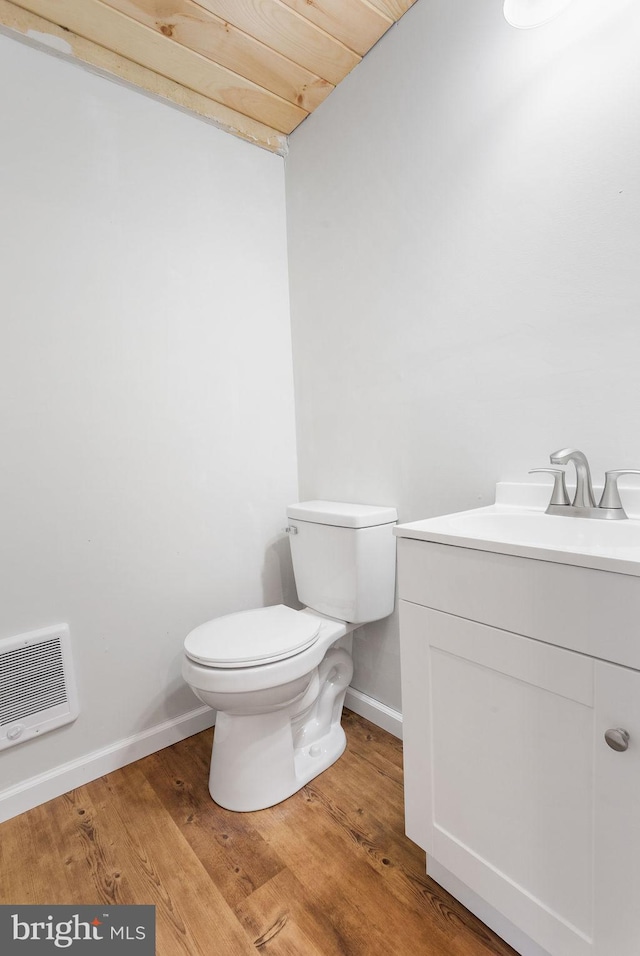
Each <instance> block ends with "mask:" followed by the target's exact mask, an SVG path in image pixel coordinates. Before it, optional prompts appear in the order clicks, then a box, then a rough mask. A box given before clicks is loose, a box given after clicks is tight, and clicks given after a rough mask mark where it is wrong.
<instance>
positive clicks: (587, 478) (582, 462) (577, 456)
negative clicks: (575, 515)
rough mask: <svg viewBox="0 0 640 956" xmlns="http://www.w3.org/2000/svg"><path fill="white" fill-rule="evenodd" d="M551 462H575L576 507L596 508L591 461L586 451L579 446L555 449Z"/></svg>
mask: <svg viewBox="0 0 640 956" xmlns="http://www.w3.org/2000/svg"><path fill="white" fill-rule="evenodd" d="M549 457H550V459H551V463H552V464H554V465H567V464H568V463H569V462H570V461H572V462H573V464H574V465H575V469H576V494H575V497H574V499H573V507H574V508H595V507H596V499H595V498H594V496H593V485H592V484H591V472H590V470H589V462H588V461H587V457H586V455H585V454H584V452H581V451H579V450H578V449H577V448H560V449H559V450H558V451H554V452H553V454H551V455H550V456H549Z"/></svg>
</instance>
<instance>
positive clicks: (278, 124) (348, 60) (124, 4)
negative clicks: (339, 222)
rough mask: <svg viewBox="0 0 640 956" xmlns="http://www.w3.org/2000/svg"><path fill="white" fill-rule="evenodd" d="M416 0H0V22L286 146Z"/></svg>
mask: <svg viewBox="0 0 640 956" xmlns="http://www.w3.org/2000/svg"><path fill="white" fill-rule="evenodd" d="M414 2H415V0H198V2H197V3H196V2H195V0H11V2H10V0H0V25H3V26H4V27H5V29H8V30H9V31H10V32H17V33H20V34H22V35H24V36H30V37H34V36H37V37H38V38H40V39H41V40H42V39H43V38H46V42H49V41H48V38H49V37H52V38H53V40H52V41H51V42H52V43H53V44H54V45H55V46H56V48H57V49H58V50H60V51H61V52H66V53H68V54H69V55H71V56H73V57H75V58H78V59H80V60H84V61H85V62H87V63H89V64H90V65H91V66H93V67H98V68H99V69H101V70H103V71H105V72H107V73H111V74H114V75H116V76H118V77H119V78H121V79H123V80H125V81H127V82H129V83H133V84H134V85H136V86H140V87H142V88H143V89H146V90H147V91H149V92H152V93H154V94H156V95H158V96H161V97H163V98H165V99H169V100H172V101H174V102H176V103H178V104H179V105H180V106H182V107H185V108H187V109H191V110H193V111H194V112H196V113H199V114H200V115H202V116H205V117H206V118H208V119H210V120H212V121H213V122H215V123H216V124H217V125H219V126H221V127H223V128H224V129H227V130H228V131H229V132H232V133H234V134H236V135H238V136H241V137H243V138H244V139H249V140H251V141H253V142H255V143H257V144H259V145H260V146H264V147H266V148H267V149H271V150H273V151H274V152H283V151H284V149H285V145H286V136H287V135H288V134H289V133H291V132H292V131H293V130H294V129H295V128H296V126H298V125H299V124H300V123H301V122H302V121H303V120H304V119H305V118H306V117H307V116H308V115H309V113H311V112H313V110H314V109H316V107H317V106H319V105H320V103H322V101H323V100H324V99H325V98H326V97H327V96H328V95H329V94H330V93H331V91H332V90H333V89H334V88H335V86H336V85H337V84H338V83H339V82H340V81H341V80H342V79H344V77H345V76H346V75H347V73H349V72H350V71H351V70H352V69H353V68H354V67H355V66H357V65H358V63H359V62H360V60H361V59H362V57H363V56H364V55H365V53H367V52H368V50H370V49H371V47H372V46H373V45H374V44H375V43H376V42H377V41H378V40H379V39H380V37H381V36H382V35H383V34H384V33H386V31H387V30H388V29H389V27H391V26H392V25H393V24H394V23H395V22H396V21H397V20H398V19H400V17H401V16H402V15H403V13H405V12H406V10H407V9H408V8H409V7H410V6H412V4H413V3H414Z"/></svg>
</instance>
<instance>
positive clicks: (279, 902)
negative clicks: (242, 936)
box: [236, 869, 347, 956]
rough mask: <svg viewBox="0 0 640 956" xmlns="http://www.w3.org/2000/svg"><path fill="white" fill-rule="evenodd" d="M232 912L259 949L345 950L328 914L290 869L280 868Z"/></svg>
mask: <svg viewBox="0 0 640 956" xmlns="http://www.w3.org/2000/svg"><path fill="white" fill-rule="evenodd" d="M236 913H237V914H238V916H239V918H240V920H241V922H242V924H243V926H244V927H245V929H246V931H247V933H249V935H250V936H251V938H252V939H253V941H254V946H255V947H256V949H257V950H258V951H260V952H266V953H273V952H277V954H278V956H301V954H304V956H344V954H345V953H346V952H347V946H346V945H345V940H344V938H342V937H340V935H339V934H338V933H337V931H336V927H335V926H334V924H333V920H332V914H330V913H327V912H326V911H325V910H323V909H322V908H321V907H320V906H318V904H317V902H316V901H315V900H313V899H309V897H308V895H307V893H306V892H305V889H304V887H303V886H302V885H301V884H300V882H299V881H298V880H297V879H296V877H295V876H294V875H293V873H292V872H291V871H290V870H287V869H285V870H282V871H281V872H280V873H279V874H278V875H277V876H275V877H274V878H273V879H272V880H269V882H268V883H265V884H264V886H261V887H260V889H259V890H257V891H256V892H255V893H253V894H252V895H251V896H250V897H248V898H247V899H246V900H243V901H242V903H240V905H239V906H238V907H237V909H236Z"/></svg>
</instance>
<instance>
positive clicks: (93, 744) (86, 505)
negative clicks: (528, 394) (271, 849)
mask: <svg viewBox="0 0 640 956" xmlns="http://www.w3.org/2000/svg"><path fill="white" fill-rule="evenodd" d="M0 85H1V87H2V89H3V90H4V95H3V97H2V106H1V108H0V124H1V125H0V137H1V142H2V147H1V149H0V217H1V224H2V228H1V230H0V280H1V281H0V303H1V312H2V315H1V320H0V434H1V435H2V440H1V450H0V592H1V596H0V638H2V637H7V636H10V635H13V634H17V633H21V632H23V631H25V630H29V629H32V628H37V627H41V626H44V625H47V624H55V623H57V622H60V621H67V622H68V623H69V625H70V628H71V635H72V640H73V644H74V649H75V660H76V668H77V672H78V683H79V694H80V702H81V707H82V712H81V715H80V717H79V718H78V720H77V722H76V723H75V724H73V725H71V726H68V727H66V728H63V729H60V730H58V731H56V732H54V733H52V734H49V735H47V737H43V738H42V739H41V740H38V741H34V742H29V743H25V744H22V745H20V746H18V747H15V748H13V749H11V750H6V751H4V752H3V753H1V754H0V791H2V790H3V789H6V788H10V787H12V786H14V785H19V784H20V782H21V781H24V779H25V778H27V777H31V776H32V775H36V774H41V773H44V772H45V771H48V770H50V769H52V768H55V767H57V766H58V765H61V764H63V763H65V762H66V761H71V760H74V759H76V758H78V757H80V756H82V755H84V754H87V753H90V752H92V751H95V750H97V749H99V748H103V747H108V746H109V745H111V744H113V743H114V742H116V741H118V740H120V739H122V738H124V737H128V736H129V735H135V734H138V733H140V732H142V731H145V730H147V729H149V728H151V727H154V726H155V725H157V724H160V723H162V722H163V721H167V720H172V719H174V718H179V717H180V715H182V714H185V713H187V712H189V711H192V710H194V709H196V708H199V707H200V704H199V702H198V701H197V700H196V698H195V697H194V696H193V695H192V693H191V691H190V690H189V688H188V687H186V685H185V684H184V682H183V681H182V678H181V676H180V653H181V646H182V640H183V638H184V636H185V635H186V633H187V632H188V631H189V630H190V629H191V628H192V627H194V626H195V625H196V624H198V623H201V622H202V621H204V620H207V619H208V618H210V617H213V616H215V615H219V614H224V613H227V612H229V611H232V610H238V609H241V608H247V607H252V606H258V605H262V604H273V603H277V602H279V601H281V600H282V599H283V598H284V599H285V600H288V599H290V598H291V597H292V592H291V575H290V566H289V564H288V561H287V554H288V545H287V542H286V541H285V540H283V537H282V535H279V530H280V529H281V528H282V527H283V526H284V523H285V521H286V514H285V506H286V504H287V503H288V502H289V501H291V500H295V498H296V496H297V483H296V460H295V434H294V416H293V381H292V369H291V343H290V329H289V310H288V290H287V260H286V233H285V221H284V166H283V161H282V159H281V158H279V157H276V156H273V155H271V154H269V153H267V152H264V151H262V150H259V149H257V148H255V147H252V146H249V145H248V144H246V143H243V142H240V141H239V140H237V139H234V138H232V137H231V136H229V135H227V134H224V133H222V132H220V131H218V130H216V129H214V128H213V127H211V126H208V125H206V124H204V123H202V122H199V121H198V120H196V119H194V118H191V117H189V116H186V115H183V114H181V113H179V112H177V111H174V110H172V109H169V108H167V107H166V106H164V105H161V104H159V103H157V102H154V101H152V100H151V99H148V98H146V97H144V96H143V95H139V94H137V93H133V92H131V91H130V90H127V89H124V88H121V87H119V86H117V85H115V84H113V83H110V82H107V81H105V80H104V79H102V78H99V77H96V76H93V75H91V74H89V73H87V72H84V71H83V70H81V69H79V68H78V67H75V66H72V65H70V64H67V63H65V62H62V61H60V60H57V59H55V58H52V57H50V56H46V55H44V54H42V53H41V52H39V51H35V50H33V49H30V48H28V47H27V46H24V45H22V44H20V43H17V42H15V41H14V40H11V39H8V38H6V37H3V36H0ZM65 789H66V788H65ZM1 796H2V794H1V793H0V797H1Z"/></svg>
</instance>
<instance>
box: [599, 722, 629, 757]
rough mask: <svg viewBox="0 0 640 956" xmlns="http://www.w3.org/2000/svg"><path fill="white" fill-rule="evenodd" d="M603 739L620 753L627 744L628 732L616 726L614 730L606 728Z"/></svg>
mask: <svg viewBox="0 0 640 956" xmlns="http://www.w3.org/2000/svg"><path fill="white" fill-rule="evenodd" d="M604 739H605V740H606V741H607V743H608V744H609V746H610V747H611V749H612V750H617V751H619V752H620V753H622V751H624V750H626V749H627V747H628V746H629V734H628V732H627V731H626V730H623V729H622V727H616V728H615V730H607V732H606V733H605V735H604Z"/></svg>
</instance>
